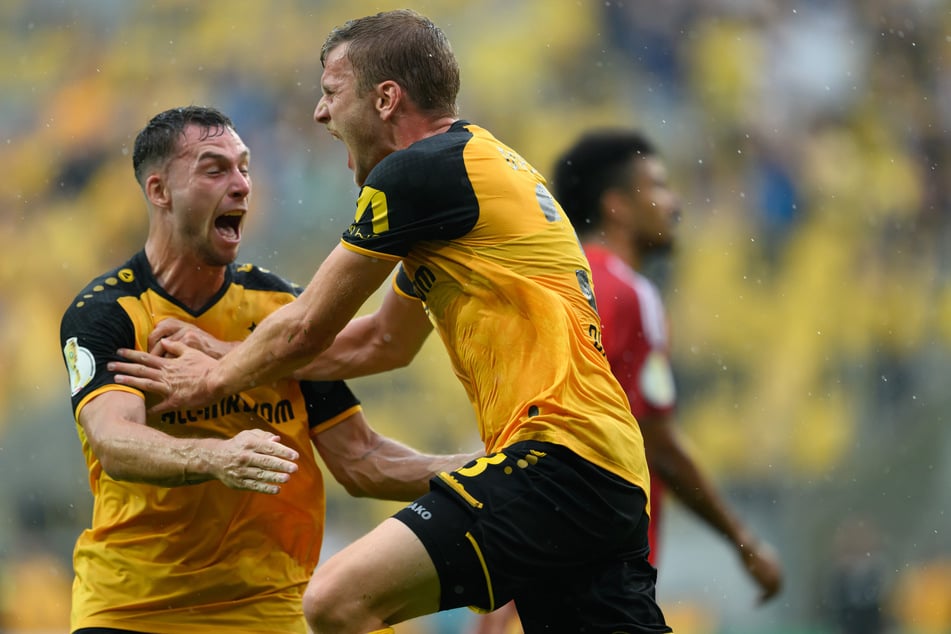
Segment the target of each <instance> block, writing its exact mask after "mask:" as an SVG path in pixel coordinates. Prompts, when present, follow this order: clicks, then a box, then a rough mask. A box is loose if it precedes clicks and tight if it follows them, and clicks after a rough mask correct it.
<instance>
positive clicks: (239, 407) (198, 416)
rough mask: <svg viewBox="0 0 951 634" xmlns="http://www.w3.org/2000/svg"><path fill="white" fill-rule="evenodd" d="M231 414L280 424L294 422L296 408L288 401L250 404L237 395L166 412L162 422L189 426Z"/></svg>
mask: <svg viewBox="0 0 951 634" xmlns="http://www.w3.org/2000/svg"><path fill="white" fill-rule="evenodd" d="M231 414H251V415H252V416H257V417H258V418H261V419H263V420H265V421H267V422H268V423H275V424H279V423H286V422H288V421H292V420H294V406H293V405H292V404H291V402H290V401H289V400H287V399H281V400H280V401H278V402H276V403H269V402H262V403H256V402H255V403H249V402H248V401H246V400H245V399H243V398H241V395H240V394H235V395H233V396H228V397H226V398H223V399H221V400H220V401H218V402H217V403H212V404H211V405H209V406H207V407H203V408H200V409H185V410H179V411H177V412H166V413H164V414H162V422H163V423H165V424H167V425H187V424H188V423H197V422H199V421H203V420H212V419H214V418H220V417H222V416H229V415H231Z"/></svg>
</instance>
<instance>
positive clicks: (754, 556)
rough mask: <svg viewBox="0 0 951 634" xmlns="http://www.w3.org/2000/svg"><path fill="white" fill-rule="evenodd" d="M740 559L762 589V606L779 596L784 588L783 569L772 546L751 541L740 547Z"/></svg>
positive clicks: (760, 596)
mask: <svg viewBox="0 0 951 634" xmlns="http://www.w3.org/2000/svg"><path fill="white" fill-rule="evenodd" d="M740 557H741V558H742V559H743V565H744V566H745V567H746V571H747V572H748V573H749V575H750V577H752V578H753V580H754V581H756V584H757V585H758V586H759V588H760V595H759V600H758V602H759V603H760V604H763V603H765V602H767V601H769V600H770V599H772V598H773V597H775V596H776V595H778V594H779V591H780V590H781V589H782V586H783V567H782V564H780V562H779V557H778V555H777V554H776V551H775V550H774V549H773V547H772V546H770V545H769V544H768V543H766V542H760V541H757V540H749V541H748V542H747V543H745V544H743V545H742V546H741V547H740Z"/></svg>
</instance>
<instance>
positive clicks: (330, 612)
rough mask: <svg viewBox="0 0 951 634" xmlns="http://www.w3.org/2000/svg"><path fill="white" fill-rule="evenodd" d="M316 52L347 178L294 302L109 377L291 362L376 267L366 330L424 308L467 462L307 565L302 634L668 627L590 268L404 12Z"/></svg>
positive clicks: (319, 340) (231, 384) (402, 323)
mask: <svg viewBox="0 0 951 634" xmlns="http://www.w3.org/2000/svg"><path fill="white" fill-rule="evenodd" d="M321 62H322V64H323V67H324V70H323V75H322V78H321V87H322V90H323V96H322V97H321V99H320V101H319V103H318V104H317V107H316V110H315V113H314V117H315V119H316V120H317V122H319V123H321V124H323V125H325V126H326V127H327V129H328V131H329V132H330V133H331V134H332V135H333V136H335V137H337V138H339V139H341V140H342V141H343V142H344V144H345V145H346V148H347V152H348V163H349V165H350V167H351V168H352V169H353V172H354V175H355V181H356V183H357V184H358V185H359V186H360V187H361V190H360V194H359V197H358V200H357V209H356V214H355V217H354V221H353V223H352V224H351V225H350V227H349V228H348V229H347V230H346V232H345V233H344V235H343V239H342V242H341V244H340V245H338V247H337V248H336V249H335V250H334V251H333V252H332V253H331V254H330V255H329V256H328V257H327V258H326V259H325V261H324V262H323V263H322V264H321V265H320V267H319V268H318V270H317V272H316V273H315V275H314V277H313V279H312V280H311V282H310V284H309V285H308V286H307V288H306V289H305V290H304V292H303V293H302V294H301V295H300V296H299V297H298V298H297V299H296V300H295V301H293V302H290V303H288V304H287V305H285V306H283V307H281V308H280V309H279V310H277V311H275V312H274V313H273V314H272V315H271V316H270V317H268V318H267V319H265V320H264V321H262V322H261V323H260V324H259V325H258V327H257V329H256V330H255V331H254V332H253V333H252V334H251V335H250V336H249V337H248V338H247V339H245V340H244V341H243V342H242V343H241V344H239V345H238V346H237V347H235V348H233V349H232V350H231V351H230V352H228V353H227V354H225V355H224V356H222V357H221V358H220V359H217V360H216V359H212V358H210V357H208V356H207V355H203V354H202V353H201V352H200V351H196V350H192V349H189V348H188V347H187V346H184V345H179V344H178V343H175V342H172V343H170V344H169V345H168V346H167V352H168V353H169V354H170V356H169V357H167V358H162V357H157V356H154V355H148V354H145V353H142V352H136V351H131V350H124V351H122V355H123V356H124V357H125V358H126V359H127V360H128V361H127V362H122V363H118V364H114V365H113V367H114V368H115V369H117V370H118V371H119V372H120V373H121V376H120V377H119V378H120V379H121V381H122V382H123V383H124V384H127V385H130V386H137V387H139V388H141V389H146V390H148V391H151V392H155V393H157V394H159V395H160V398H161V401H160V402H159V403H157V404H156V406H155V411H167V410H169V409H180V408H182V407H195V406H199V405H201V404H205V403H210V402H215V401H216V400H218V399H220V398H221V397H222V395H224V394H228V393H232V392H234V391H236V390H239V389H244V388H247V387H248V386H251V385H256V384H261V383H264V382H267V381H271V380H273V379H275V378H278V377H281V376H287V375H290V374H292V373H294V372H295V371H298V370H300V369H301V368H303V367H304V366H306V365H307V364H308V363H310V362H312V361H313V360H314V358H315V356H316V355H317V354H318V353H320V352H321V351H324V350H326V349H327V348H328V347H330V346H331V344H332V343H333V342H334V339H335V337H337V335H338V333H340V332H341V330H344V328H345V326H347V323H348V322H349V321H350V319H351V318H352V317H353V315H354V314H355V313H356V311H357V310H358V309H359V308H360V306H361V305H362V304H363V303H364V302H365V301H366V300H367V298H368V297H369V296H370V295H371V294H372V293H373V292H374V291H375V290H376V289H377V288H378V287H379V286H380V285H381V284H383V282H384V281H385V280H386V279H387V278H388V277H390V275H391V273H392V272H393V270H394V267H397V269H398V270H397V272H396V275H395V283H394V284H393V285H392V286H391V289H390V291H389V295H388V296H387V297H386V298H385V299H384V303H383V305H382V307H381V309H380V310H381V312H383V313H385V315H384V317H385V319H380V320H379V321H378V323H380V327H381V328H383V329H384V330H383V332H381V333H380V336H379V338H377V339H375V341H378V342H383V344H382V347H383V348H384V349H385V348H386V346H387V345H388V344H387V342H396V344H395V345H401V344H400V342H401V341H402V336H403V334H404V333H405V332H406V331H410V332H412V333H416V332H418V331H419V329H420V328H422V327H423V326H422V325H421V324H423V323H424V321H425V319H426V318H427V317H428V319H429V320H431V323H432V324H433V326H434V327H435V330H436V332H438V334H439V336H440V338H441V339H442V340H443V343H444V344H445V347H446V350H447V351H448V353H449V356H450V359H451V361H452V364H453V367H454V369H455V372H456V374H457V376H458V377H459V379H460V381H461V382H462V384H463V385H464V387H465V389H466V391H467V393H468V396H469V398H470V400H471V402H472V404H473V407H474V408H475V411H476V414H477V418H478V421H479V427H480V432H481V436H482V439H483V440H484V442H485V449H486V453H487V456H485V457H482V458H479V459H478V460H475V461H473V462H472V463H470V464H468V465H466V466H465V467H464V468H461V469H457V470H455V471H450V472H445V473H441V474H439V475H438V476H437V477H435V478H433V481H432V484H431V486H430V492H429V493H428V494H426V495H424V496H422V497H421V498H419V499H417V500H416V501H415V502H413V503H412V504H411V505H410V506H408V507H406V508H405V509H403V510H401V511H399V512H398V513H397V514H396V515H395V516H394V517H392V518H389V519H387V520H385V521H383V522H382V523H381V524H380V525H379V526H378V527H376V528H375V529H374V530H372V531H371V532H370V533H369V534H367V535H366V536H364V537H363V538H361V539H359V540H357V541H356V542H355V543H353V544H351V545H349V546H348V547H346V548H345V549H343V550H342V551H341V552H339V553H338V554H337V555H335V556H333V557H331V558H330V559H329V560H328V561H327V562H326V563H325V564H324V565H323V566H322V567H321V568H320V569H318V570H317V571H316V572H315V574H314V576H313V577H312V579H311V581H310V584H309V585H308V589H307V592H306V593H305V597H304V611H305V613H306V614H307V616H308V622H309V624H310V626H311V628H312V629H313V630H314V631H315V632H316V633H317V634H325V633H329V632H334V633H341V632H346V633H349V632H374V631H376V632H387V631H390V626H391V625H392V624H394V623H397V622H400V621H403V620H406V619H409V618H413V617H416V616H419V615H422V614H427V613H432V612H435V611H437V610H447V609H452V608H456V607H460V606H471V607H474V608H476V609H478V610H482V611H486V610H493V609H495V608H496V607H498V606H500V605H502V604H504V603H506V602H507V601H509V600H511V599H514V600H515V602H516V604H517V606H518V610H519V613H520V614H521V617H522V621H523V626H524V628H525V631H526V632H529V633H530V634H531V633H534V632H571V633H577V632H604V633H612V632H613V633H619V632H624V633H630V634H633V633H643V632H667V631H670V630H669V628H668V627H667V625H666V624H665V622H664V617H663V614H662V612H661V610H660V608H659V607H658V606H657V604H656V602H655V600H654V584H655V577H656V571H655V570H654V568H653V567H652V566H651V565H650V563H649V562H648V560H647V555H648V551H649V548H648V542H647V527H648V513H649V504H648V493H647V491H648V490H649V485H650V482H649V476H648V471H647V464H646V461H645V457H644V444H643V440H642V437H641V433H640V430H639V429H638V425H637V422H636V420H635V419H634V417H633V416H632V415H631V413H630V409H629V407H628V403H627V398H626V397H625V394H624V391H623V390H622V389H621V387H620V386H619V384H618V382H617V380H616V379H615V378H614V377H613V376H612V374H611V371H610V368H609V366H608V363H607V360H606V359H605V355H604V350H603V349H602V346H601V341H600V320H599V318H598V314H597V310H596V306H595V301H594V295H593V292H592V287H591V273H590V268H589V266H588V263H587V261H586V259H585V257H584V255H583V253H582V251H581V248H580V246H579V244H578V241H577V238H576V237H575V232H574V230H573V228H572V226H571V223H570V222H569V221H568V220H567V219H566V218H565V216H564V213H563V212H562V210H561V208H560V206H559V205H558V203H557V202H556V201H555V200H554V199H553V198H552V196H551V195H550V194H549V192H548V189H547V188H546V186H545V180H544V179H543V178H542V176H541V175H540V174H539V173H538V172H537V171H536V170H535V169H534V168H532V166H531V165H529V164H528V163H527V162H526V161H525V160H524V159H523V158H522V157H521V156H519V154H518V153H517V152H515V151H514V150H512V149H511V148H509V147H507V146H506V145H504V144H503V143H502V142H500V141H499V140H497V139H496V138H495V137H493V136H492V135H491V134H490V133H489V132H488V131H486V130H484V129H483V128H480V127H479V126H477V125H474V124H472V123H470V122H467V121H464V120H460V119H459V118H458V117H457V110H456V102H455V100H456V95H457V93H458V89H459V68H458V65H457V63H456V60H455V57H454V55H453V53H452V49H451V46H450V45H449V43H448V41H447V39H446V37H445V35H444V34H443V32H442V31H441V30H440V29H439V28H438V27H436V26H435V25H434V24H433V23H432V22H431V21H429V20H428V19H426V18H425V17H423V16H420V15H419V14H417V13H415V12H413V11H409V10H398V11H391V12H385V13H380V14H377V15H372V16H367V17H364V18H360V19H356V20H351V21H349V22H347V23H346V24H344V25H342V26H340V27H338V28H336V29H334V30H333V31H332V32H331V33H330V35H329V36H328V38H327V39H326V41H325V42H324V45H323V47H322V50H321ZM396 295H401V296H403V297H402V298H399V297H396ZM407 298H411V299H413V300H414V301H415V302H416V304H414V303H413V302H411V301H409V300H408V299H407ZM423 309H425V312H424V310H423ZM374 322H375V320H374V319H369V320H362V321H360V322H359V324H362V325H363V326H366V325H368V324H372V323H374ZM341 337H342V338H344V339H347V340H353V339H354V338H352V337H351V336H350V334H348V332H347V330H344V333H343V334H342V335H341ZM340 345H343V344H342V343H341V344H340ZM376 347H377V348H379V347H380V346H376ZM338 351H339V350H338ZM373 357H374V345H373V342H372V341H368V342H367V343H366V346H364V347H360V349H359V350H358V351H356V352H354V354H352V355H350V356H349V357H348V356H347V355H346V354H342V353H341V354H339V355H338V354H336V353H335V359H336V361H335V363H339V364H340V367H338V370H340V371H341V372H358V371H362V370H360V369H355V368H354V367H349V368H348V367H347V366H348V364H352V366H356V365H357V364H360V363H366V368H363V370H365V369H367V368H369V367H371V366H373V365H374V364H381V365H382V363H383V362H381V361H378V360H374V358H373ZM318 365H319V364H318ZM331 365H333V364H331Z"/></svg>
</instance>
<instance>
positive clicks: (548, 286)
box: [343, 121, 648, 491]
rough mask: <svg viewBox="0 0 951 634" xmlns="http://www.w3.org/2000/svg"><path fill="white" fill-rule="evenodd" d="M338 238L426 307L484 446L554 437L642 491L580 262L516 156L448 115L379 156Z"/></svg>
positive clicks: (636, 451) (640, 459) (638, 448)
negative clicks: (383, 267)
mask: <svg viewBox="0 0 951 634" xmlns="http://www.w3.org/2000/svg"><path fill="white" fill-rule="evenodd" d="M343 244H344V246H346V247H347V248H350V249H352V250H354V251H356V252H358V253H364V254H367V255H373V256H376V257H384V258H390V259H392V260H401V261H402V267H401V270H400V272H399V274H398V275H397V277H396V287H397V290H398V291H401V292H403V293H404V294H406V295H408V296H413V297H417V298H419V299H420V300H422V301H423V302H424V303H425V305H426V308H427V310H428V311H429V315H430V319H431V320H432V321H433V324H434V325H435V327H436V330H437V331H438V332H439V334H440V336H441V337H442V339H443V341H444V343H445V345H446V348H447V350H448V352H449V355H450V358H451V361H452V364H453V367H454V369H455V372H456V374H457V375H458V377H459V379H460V380H461V381H462V383H463V385H464V386H465V389H466V391H467V392H468V396H469V398H470V400H471V401H472V403H473V405H474V407H475V410H476V414H477V417H478V420H479V424H480V427H481V429H480V431H481V434H482V439H483V440H484V441H485V445H486V451H487V452H493V451H496V450H498V449H500V448H503V447H507V446H509V445H511V444H512V443H515V442H517V441H522V440H537V441H544V442H552V443H557V444H560V445H563V446H565V447H568V448H569V449H571V450H572V451H574V452H575V453H577V454H579V455H580V456H582V457H584V458H586V459H587V460H589V461H591V462H593V463H595V464H597V465H599V466H602V467H604V468H606V469H608V470H609V471H611V472H613V473H616V474H617V475H619V476H621V477H623V478H625V479H626V480H628V481H630V482H633V483H634V484H637V485H639V486H641V487H642V488H643V489H644V490H645V491H646V490H648V476H647V466H646V463H645V459H644V446H643V439H642V438H641V433H640V429H639V428H638V426H637V422H636V421H635V420H634V418H633V416H632V415H631V413H630V410H629V407H628V402H627V398H626V396H625V394H624V392H623V390H622V389H621V387H620V386H619V385H618V382H617V380H616V379H615V378H614V377H613V376H612V374H611V371H610V368H609V366H608V363H607V361H606V359H605V356H604V351H603V349H602V347H601V336H600V320H599V318H598V314H597V310H596V307H595V302H594V295H593V291H592V286H591V271H590V267H589V266H588V262H587V260H586V259H585V256H584V254H583V252H582V250H581V247H580V245H579V243H578V240H577V237H576V235H575V232H574V229H573V228H572V226H571V223H570V222H569V221H568V220H567V218H566V217H565V215H564V212H563V211H562V209H561V206H560V205H559V204H558V203H557V202H556V201H555V200H554V199H553V198H552V196H551V194H550V193H549V192H548V189H547V188H546V187H545V180H544V178H542V176H541V175H540V174H539V173H538V172H537V171H536V170H535V169H534V168H533V167H532V166H531V165H529V164H528V163H527V162H526V161H525V159H523V158H522V157H521V156H519V155H518V154H517V153H516V152H514V151H513V150H512V149H511V148H509V147H507V146H505V145H504V144H502V143H501V142H500V141H498V140H497V139H496V138H495V137H493V136H492V135H491V134H489V133H488V132H487V131H486V130H484V129H482V128H480V127H478V126H475V125H472V124H470V123H468V122H466V121H457V122H456V123H455V124H453V125H452V126H451V127H450V128H449V130H448V131H447V132H445V133H444V134H439V135H436V136H432V137H429V138H426V139H423V140H421V141H418V142H416V143H414V144H413V145H411V146H410V147H408V148H406V149H403V150H400V151H398V152H394V153H392V154H390V155H389V156H387V157H386V158H384V159H383V160H382V161H380V163H379V164H378V165H377V166H376V167H375V168H374V169H373V170H372V171H371V172H370V174H369V175H368V176H367V179H366V183H365V184H364V187H363V188H362V189H361V191H360V195H359V198H358V200H357V209H356V215H355V218H354V222H353V224H352V225H351V226H350V227H349V229H348V230H347V231H346V232H345V233H344V235H343Z"/></svg>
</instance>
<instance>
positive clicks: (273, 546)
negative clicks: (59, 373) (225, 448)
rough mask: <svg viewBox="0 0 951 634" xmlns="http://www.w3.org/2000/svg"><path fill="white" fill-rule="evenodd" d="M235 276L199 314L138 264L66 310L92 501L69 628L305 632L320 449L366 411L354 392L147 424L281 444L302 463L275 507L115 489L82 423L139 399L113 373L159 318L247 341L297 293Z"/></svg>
mask: <svg viewBox="0 0 951 634" xmlns="http://www.w3.org/2000/svg"><path fill="white" fill-rule="evenodd" d="M226 275H227V277H226V281H225V284H224V285H223V286H222V288H221V291H220V292H219V293H218V294H217V295H216V296H215V297H214V298H213V299H212V300H211V301H210V302H209V303H208V305H207V306H205V307H204V308H202V309H201V310H199V311H194V312H193V311H191V310H189V309H188V308H186V307H185V306H183V305H182V304H180V303H179V302H177V301H176V300H175V299H174V298H173V297H171V296H169V295H168V294H167V293H165V292H164V291H163V289H162V288H161V287H160V286H159V285H158V283H157V281H156V280H155V278H154V276H153V274H152V270H151V268H150V266H149V263H148V260H147V259H146V257H145V254H144V252H139V253H138V254H136V255H135V256H133V257H132V258H131V259H130V260H129V261H128V262H127V263H125V264H124V265H122V266H121V267H119V268H117V269H115V270H114V271H111V272H109V273H107V274H106V275H103V276H101V277H99V278H97V279H96V280H94V281H93V282H92V283H91V284H90V285H89V286H88V287H86V289H84V290H83V291H82V292H81V293H80V294H79V295H78V296H77V297H76V299H75V300H74V301H73V303H72V304H71V305H70V306H69V308H68V309H67V310H66V312H65V315H64V317H63V320H62V326H61V334H60V336H61V340H62V345H63V354H64V357H65V360H66V367H67V370H68V372H69V384H70V390H71V393H72V404H73V412H74V415H75V418H76V421H77V429H78V431H79V437H80V440H81V441H82V448H83V452H84V454H85V457H86V464H87V466H88V468H89V486H90V488H91V489H92V493H93V496H94V509H93V520H92V526H91V527H90V528H89V529H87V530H85V531H84V532H83V533H82V534H81V535H80V537H79V539H78V541H77V543H76V548H75V551H74V569H75V575H76V576H75V580H74V584H73V614H72V628H73V629H77V628H81V627H111V628H119V629H128V630H134V631H142V632H154V633H156V634H163V633H172V632H174V633H176V634H182V633H188V632H222V631H227V632H235V633H237V632H249V633H250V632H260V631H262V628H264V629H265V630H267V631H274V632H278V631H280V632H301V633H302V634H303V633H304V632H306V625H305V622H304V618H303V613H302V607H301V596H302V593H303V589H304V587H305V586H306V583H307V581H308V579H309V578H310V575H311V573H312V572H313V570H314V567H315V566H316V564H317V560H318V556H319V553H320V547H321V540H322V535H323V525H324V510H325V508H324V507H325V501H324V488H323V486H324V485H323V477H322V475H321V470H320V468H319V467H318V465H317V462H316V458H315V451H314V448H313V444H312V442H311V438H312V435H314V434H316V433H319V432H320V431H322V430H324V429H327V428H329V427H330V426H333V425H335V424H337V423H338V422H340V421H342V420H344V419H345V418H347V417H349V416H350V415H352V414H353V413H355V412H356V411H358V410H359V408H360V404H359V401H358V400H357V399H356V397H355V396H354V395H353V394H352V393H351V392H350V390H349V389H348V387H347V386H346V384H345V383H343V382H328V383H315V382H297V381H290V380H282V381H278V382H277V383H274V384H272V385H268V386H262V387H257V388H254V389H251V390H248V391H246V392H242V393H241V394H237V395H234V396H230V397H227V398H224V399H222V400H220V401H218V402H216V403H212V404H210V405H208V406H207V407H202V408H196V409H186V410H180V411H175V412H170V413H166V414H162V415H157V416H149V418H148V424H149V425H150V426H151V427H154V428H155V429H158V430H160V431H162V432H165V433H167V434H170V435H173V436H179V437H216V438H230V437H232V436H234V435H235V434H237V433H238V432H240V431H242V430H244V429H249V428H260V429H265V430H267V431H271V432H273V433H275V434H279V435H280V436H281V441H282V442H283V443H284V444H286V445H288V446H291V447H293V448H294V449H296V450H297V451H298V452H299V453H300V456H301V458H300V460H299V462H298V466H299V471H298V472H297V473H295V474H294V475H293V477H291V479H290V481H289V482H288V483H287V484H285V485H283V487H282V489H281V492H280V493H279V494H278V495H273V496H272V495H265V494H260V493H250V492H245V491H236V490H233V489H229V488H228V487H226V486H225V485H224V484H222V483H220V482H218V481H210V482H205V483H201V484H196V485H191V486H182V487H173V488H166V487H160V486H153V485H149V484H140V483H135V482H120V481H116V480H113V479H112V478H110V477H109V476H108V475H107V474H106V473H105V472H104V471H103V469H102V467H101V465H100V463H99V461H98V460H97V458H96V456H95V454H94V453H93V452H92V450H91V449H90V446H89V443H88V441H87V439H86V436H85V434H84V432H83V429H82V427H81V426H79V425H78V420H79V413H80V411H81V410H82V408H83V406H84V405H85V404H86V403H88V402H89V401H90V400H91V399H93V398H95V397H96V396H97V395H99V394H102V393H103V392H105V391H107V390H126V391H129V392H133V393H136V394H140V392H138V390H135V389H134V388H130V387H128V386H122V385H118V384H116V383H115V377H114V375H113V373H111V372H109V370H107V368H106V364H107V362H109V361H110V360H114V359H118V356H117V354H116V351H117V350H118V349H119V348H136V349H139V350H144V349H147V339H148V335H149V333H150V332H151V331H152V329H153V328H154V326H155V324H157V323H158V322H159V321H161V320H162V319H165V318H167V317H176V318H178V319H180V320H182V321H187V322H191V323H194V324H195V325H197V326H198V327H200V328H202V329H203V330H205V331H207V332H209V333H210V334H212V335H213V336H215V337H217V338H218V339H221V340H226V341H235V340H240V339H244V338H245V337H246V336H247V335H248V334H249V333H250V332H251V331H252V330H253V329H254V327H255V325H256V324H258V323H260V322H261V321H262V320H263V319H264V318H265V317H266V316H267V315H268V314H270V313H271V312H273V311H274V310H276V309H277V308H279V307H280V306H282V305H284V304H287V303H288V302H290V301H292V300H293V299H294V298H295V297H296V296H297V294H298V293H299V291H300V289H299V287H296V286H294V285H292V284H290V283H288V282H286V281H285V280H283V279H281V278H280V277H278V276H276V275H274V274H272V273H270V272H268V271H265V270H263V269H260V268H257V267H255V266H252V265H240V266H238V265H232V266H231V267H229V268H228V270H227V274H226ZM145 398H146V400H147V401H149V399H150V398H151V397H148V396H146V397H145Z"/></svg>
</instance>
